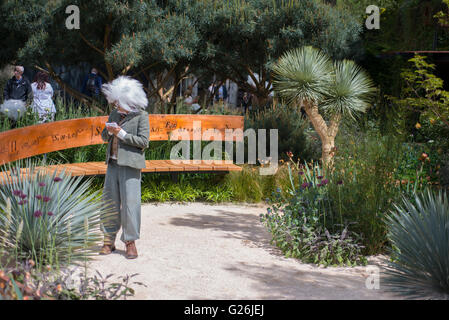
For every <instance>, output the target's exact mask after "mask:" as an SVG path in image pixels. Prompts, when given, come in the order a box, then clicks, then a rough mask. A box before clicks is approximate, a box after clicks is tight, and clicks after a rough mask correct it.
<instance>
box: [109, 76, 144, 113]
mask: <svg viewBox="0 0 449 320" xmlns="http://www.w3.org/2000/svg"><path fill="white" fill-rule="evenodd" d="M101 91H102V92H103V94H104V95H105V97H106V99H107V100H108V102H109V103H118V105H119V106H120V107H121V108H123V109H125V110H126V111H128V112H137V111H139V110H144V109H145V108H146V106H147V105H148V99H147V95H146V94H145V91H144V90H143V86H142V84H141V83H140V82H139V81H137V80H136V79H133V78H130V77H128V76H120V77H118V78H117V79H115V80H113V81H112V82H109V83H106V84H104V85H103V86H102V88H101Z"/></svg>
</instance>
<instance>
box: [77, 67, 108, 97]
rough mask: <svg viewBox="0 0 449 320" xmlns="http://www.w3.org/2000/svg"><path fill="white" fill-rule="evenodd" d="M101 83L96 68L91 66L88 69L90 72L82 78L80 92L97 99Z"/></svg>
mask: <svg viewBox="0 0 449 320" xmlns="http://www.w3.org/2000/svg"><path fill="white" fill-rule="evenodd" d="M102 85H103V80H102V79H101V77H100V76H99V75H98V70H97V69H96V68H92V70H90V73H89V74H88V75H87V76H86V77H85V78H84V82H83V87H82V89H81V92H82V93H84V94H85V95H87V96H89V97H93V98H96V99H98V98H99V97H100V91H101V86H102Z"/></svg>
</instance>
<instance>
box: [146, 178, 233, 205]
mask: <svg viewBox="0 0 449 320" xmlns="http://www.w3.org/2000/svg"><path fill="white" fill-rule="evenodd" d="M178 178H179V180H178V182H174V181H170V180H169V179H167V178H166V177H165V175H163V174H154V175H145V176H144V177H143V181H142V201H143V202H152V201H157V202H165V201H179V202H193V201H209V202H227V201H232V200H233V199H232V196H233V194H232V191H231V189H230V188H229V187H227V186H225V185H223V184H222V182H223V179H222V177H219V176H217V175H214V174H179V177H178Z"/></svg>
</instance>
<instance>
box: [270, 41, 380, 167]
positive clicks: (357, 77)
mask: <svg viewBox="0 0 449 320" xmlns="http://www.w3.org/2000/svg"><path fill="white" fill-rule="evenodd" d="M273 87H274V90H275V92H277V93H278V94H279V96H280V97H281V98H284V99H285V100H286V101H287V102H288V103H290V104H292V105H295V106H297V107H299V108H303V109H304V111H305V112H306V114H307V117H308V118H309V120H310V122H311V123H312V125H313V127H314V129H315V130H316V132H317V133H318V135H319V136H320V139H321V143H322V154H321V157H322V161H323V164H324V165H328V164H330V162H331V160H332V156H333V151H334V147H335V137H336V135H337V133H338V128H339V125H340V123H341V121H342V119H343V118H345V117H349V118H353V119H355V118H356V116H357V115H358V114H360V113H361V112H365V111H366V110H367V109H368V107H369V102H370V100H371V97H372V95H373V93H374V90H375V88H374V85H373V83H372V81H371V80H370V78H369V76H368V75H367V73H366V72H365V71H364V70H362V68H360V67H359V66H358V65H356V64H355V63H354V62H353V61H350V60H342V61H335V62H334V61H332V60H331V59H330V58H329V57H328V56H327V55H326V54H325V53H324V52H322V51H320V50H318V49H316V48H313V47H310V46H305V47H301V48H297V49H294V50H291V51H288V52H287V53H285V54H284V55H283V56H282V57H281V58H280V59H279V61H278V62H277V63H276V64H275V65H274V66H273ZM325 119H327V121H326V120H325Z"/></svg>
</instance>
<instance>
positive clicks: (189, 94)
mask: <svg viewBox="0 0 449 320" xmlns="http://www.w3.org/2000/svg"><path fill="white" fill-rule="evenodd" d="M184 96H185V98H184V103H185V104H188V105H189V106H190V108H191V109H192V111H194V112H196V111H198V110H199V109H201V106H200V105H199V104H198V97H195V99H194V98H192V91H191V90H190V89H187V90H186V92H185V93H184ZM200 112H201V111H200Z"/></svg>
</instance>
